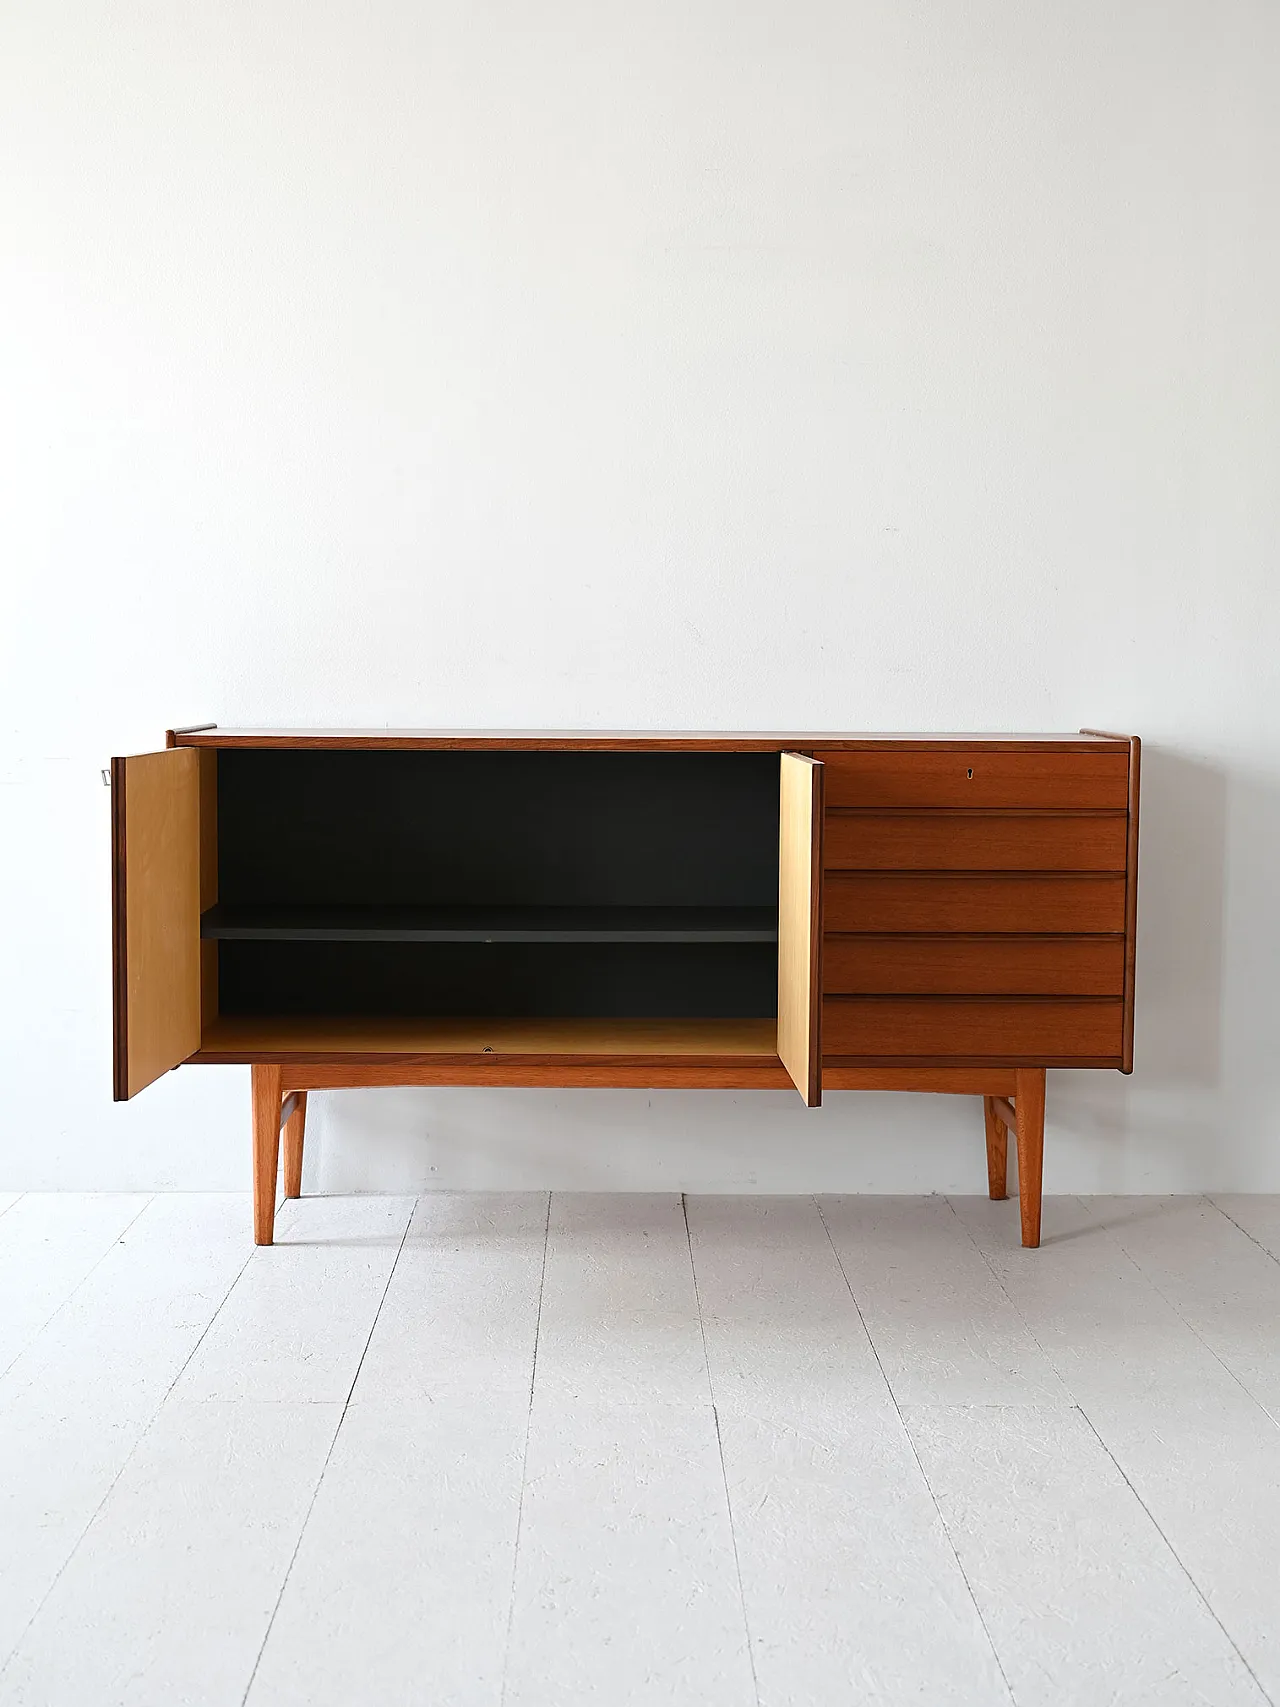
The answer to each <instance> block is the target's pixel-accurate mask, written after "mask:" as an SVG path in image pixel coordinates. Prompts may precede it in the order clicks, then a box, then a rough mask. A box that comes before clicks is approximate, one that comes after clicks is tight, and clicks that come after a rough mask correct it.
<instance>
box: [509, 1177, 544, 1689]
mask: <svg viewBox="0 0 1280 1707" xmlns="http://www.w3.org/2000/svg"><path fill="white" fill-rule="evenodd" d="M551 1198H552V1193H551V1192H548V1193H547V1218H546V1221H545V1222H544V1223H543V1228H542V1273H541V1275H540V1276H539V1279H538V1309H537V1314H536V1315H535V1317H534V1322H533V1365H532V1368H531V1369H530V1371H529V1415H528V1418H527V1420H526V1422H525V1425H524V1450H523V1452H522V1454H521V1457H520V1498H519V1500H518V1501H517V1502H516V1536H515V1542H514V1544H513V1546H512V1548H511V1601H510V1604H509V1605H508V1607H507V1629H506V1635H505V1637H504V1638H503V1644H502V1686H501V1688H500V1689H499V1691H498V1707H503V1703H504V1702H505V1701H506V1699H507V1677H508V1674H509V1672H510V1668H511V1632H512V1630H513V1628H514V1627H515V1621H516V1578H517V1572H518V1571H519V1569H520V1536H521V1532H522V1531H523V1529H524V1490H525V1483H526V1481H527V1479H528V1475H529V1436H530V1435H531V1434H532V1433H533V1395H534V1389H535V1387H536V1386H537V1382H538V1341H539V1338H540V1337H541V1334H542V1297H543V1293H544V1292H545V1291H546V1288H547V1251H548V1249H549V1247H550V1244H551Z"/></svg>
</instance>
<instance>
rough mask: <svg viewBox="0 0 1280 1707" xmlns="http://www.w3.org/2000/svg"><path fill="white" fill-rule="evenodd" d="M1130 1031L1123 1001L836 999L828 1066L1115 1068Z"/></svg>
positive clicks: (826, 1021)
mask: <svg viewBox="0 0 1280 1707" xmlns="http://www.w3.org/2000/svg"><path fill="white" fill-rule="evenodd" d="M1123 1030H1124V1003H1123V1002H1122V1001H1120V1000H1118V999H1117V1000H1109V999H1103V1000H1099V999H1094V1000H1092V1001H1091V1000H1088V999H1071V998H1063V999H1061V1000H1054V999H1051V998H1044V997H1041V998H1039V999H1037V998H1035V997H1031V998H1028V999H1024V1000H1011V999H1002V998H1000V997H988V998H983V997H972V996H970V997H963V996H954V997H953V996H935V997H919V998H912V997H910V996H903V997H898V998H896V999H895V998H893V997H887V998H884V997H875V996H870V997H864V996H829V997H828V998H827V999H826V1000H825V1001H824V1002H823V1004H822V1054H823V1059H824V1060H826V1061H831V1060H838V1059H840V1058H857V1057H864V1058H865V1057H871V1058H876V1059H884V1058H886V1057H888V1058H895V1057H902V1058H911V1057H915V1058H928V1059H933V1060H976V1059H994V1060H999V1061H1004V1062H1009V1061H1016V1060H1019V1059H1027V1060H1033V1061H1035V1062H1036V1063H1037V1064H1038V1065H1041V1066H1053V1065H1055V1064H1059V1063H1060V1064H1064V1065H1069V1064H1071V1063H1072V1062H1074V1061H1078V1062H1080V1063H1081V1064H1082V1065H1083V1064H1085V1063H1094V1064H1102V1065H1107V1066H1113V1065H1116V1064H1118V1062H1119V1060H1120V1057H1121V1050H1122V1046H1123Z"/></svg>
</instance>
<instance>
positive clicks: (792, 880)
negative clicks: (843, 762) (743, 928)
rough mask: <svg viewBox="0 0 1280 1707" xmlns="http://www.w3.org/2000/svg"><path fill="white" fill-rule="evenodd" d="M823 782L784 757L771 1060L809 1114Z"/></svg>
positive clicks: (818, 1086) (813, 764)
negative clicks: (781, 1069) (775, 1026)
mask: <svg viewBox="0 0 1280 1707" xmlns="http://www.w3.org/2000/svg"><path fill="white" fill-rule="evenodd" d="M822 777H823V767H822V765H821V763H820V762H819V761H818V760H816V759H811V758H807V757H806V756H805V755H804V754H802V753H783V755H782V760H781V779H780V784H779V786H780V812H779V837H778V1055H779V1058H780V1059H781V1061H782V1064H783V1066H784V1067H785V1068H786V1069H787V1072H788V1073H789V1074H790V1075H791V1079H792V1082H793V1083H794V1085H795V1087H796V1089H797V1090H798V1091H799V1092H800V1095H801V1096H802V1097H803V1098H804V1100H805V1102H806V1104H807V1105H808V1106H809V1107H810V1108H817V1106H818V1105H819V1103H821V1101H822V1036H821V1027H822V994H821V988H822V824H823V810H822Z"/></svg>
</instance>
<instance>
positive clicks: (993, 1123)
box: [982, 1097, 1009, 1203]
mask: <svg viewBox="0 0 1280 1707" xmlns="http://www.w3.org/2000/svg"><path fill="white" fill-rule="evenodd" d="M982 1112H983V1114H984V1116H985V1117H986V1122H987V1189H988V1191H989V1192H990V1193H991V1198H992V1201H993V1202H995V1203H1000V1202H1002V1201H1003V1200H1004V1199H1005V1198H1006V1197H1008V1195H1009V1128H1008V1127H1007V1126H1006V1125H1005V1123H1004V1121H1003V1120H1001V1119H1000V1117H999V1115H998V1114H997V1113H996V1102H995V1098H994V1097H983V1099H982Z"/></svg>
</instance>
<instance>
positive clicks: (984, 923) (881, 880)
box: [823, 871, 1125, 935]
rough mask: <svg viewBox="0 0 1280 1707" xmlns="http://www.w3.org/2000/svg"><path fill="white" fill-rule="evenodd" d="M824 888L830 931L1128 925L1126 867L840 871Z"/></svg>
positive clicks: (1077, 929) (1078, 929) (1080, 929)
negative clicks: (1093, 872) (1106, 871)
mask: <svg viewBox="0 0 1280 1707" xmlns="http://www.w3.org/2000/svg"><path fill="white" fill-rule="evenodd" d="M823 896H824V900H823V906H824V928H825V929H826V930H828V931H1030V932H1038V931H1063V932H1067V933H1070V934H1073V935H1075V934H1081V933H1086V932H1088V933H1097V932H1121V933H1122V932H1123V931H1124V903H1125V879H1124V877H1123V876H1122V875H1116V876H1102V875H1098V876H1062V875H1059V874H1058V873H1056V872H1045V873H1043V874H1034V875H1027V874H1022V873H1018V874H999V873H996V874H993V875H991V876H985V875H972V874H969V873H961V872H955V873H940V874H934V873H930V872H890V871H883V872H881V871H833V872H829V873H828V874H827V876H826V877H825V878H824V880H823Z"/></svg>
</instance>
